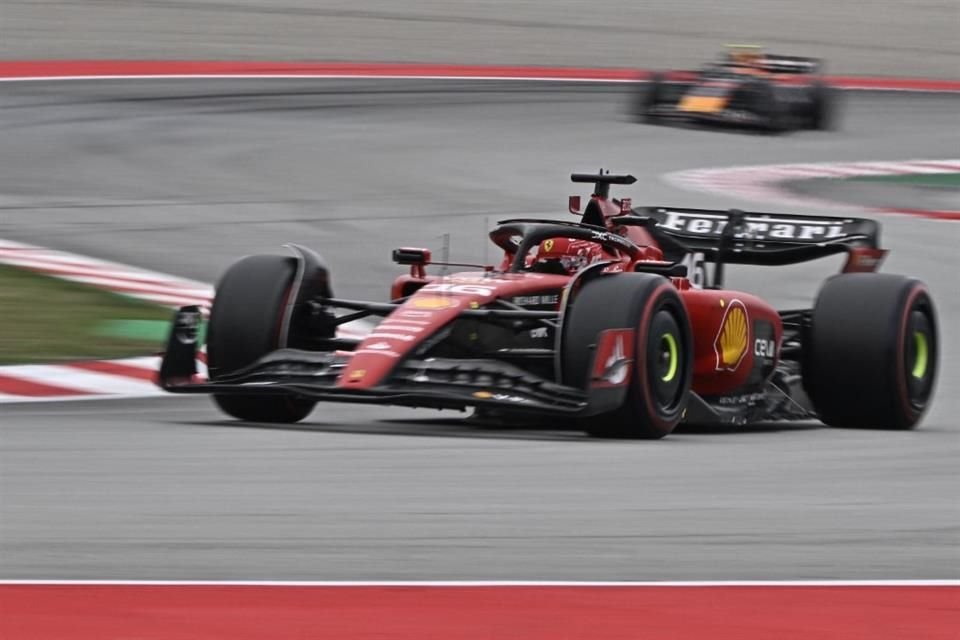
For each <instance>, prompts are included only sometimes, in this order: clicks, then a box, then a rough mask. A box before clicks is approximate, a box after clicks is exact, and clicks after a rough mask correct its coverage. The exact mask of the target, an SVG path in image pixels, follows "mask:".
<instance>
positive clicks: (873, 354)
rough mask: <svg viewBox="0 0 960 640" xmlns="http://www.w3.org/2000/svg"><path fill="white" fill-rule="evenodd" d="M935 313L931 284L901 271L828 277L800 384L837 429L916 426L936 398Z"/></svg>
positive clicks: (816, 308) (806, 347)
mask: <svg viewBox="0 0 960 640" xmlns="http://www.w3.org/2000/svg"><path fill="white" fill-rule="evenodd" d="M938 347H939V341H938V335H937V320H936V311H935V309H934V306H933V300H932V299H931V298H930V295H929V293H928V292H927V289H926V287H925V286H924V285H923V283H921V282H919V281H918V280H913V279H910V278H905V277H903V276H897V275H889V274H876V273H851V274H842V275H839V276H834V277H833V278H831V279H829V280H827V282H826V283H825V284H824V286H823V288H822V289H821V290H820V293H819V295H818V296H817V302H816V305H815V306H814V309H813V318H812V326H811V328H810V331H809V334H808V336H807V340H806V343H805V345H804V354H805V356H804V361H803V384H804V388H805V389H806V391H807V394H808V395H809V396H810V399H811V401H812V402H813V406H814V409H815V410H816V412H817V415H818V416H819V418H820V420H822V421H823V422H824V423H825V424H828V425H830V426H834V427H847V428H866V429H871V428H872V429H912V428H913V427H915V426H916V425H917V423H918V422H919V421H920V418H921V416H922V415H923V413H924V411H925V410H926V409H927V407H928V405H929V403H930V400H931V399H932V397H933V390H934V384H935V382H936V374H937V359H938Z"/></svg>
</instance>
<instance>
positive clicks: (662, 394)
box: [561, 273, 693, 439]
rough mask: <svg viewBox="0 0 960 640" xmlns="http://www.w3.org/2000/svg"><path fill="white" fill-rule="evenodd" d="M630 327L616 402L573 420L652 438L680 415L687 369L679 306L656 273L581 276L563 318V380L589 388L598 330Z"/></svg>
mask: <svg viewBox="0 0 960 640" xmlns="http://www.w3.org/2000/svg"><path fill="white" fill-rule="evenodd" d="M610 329H633V330H634V331H635V334H634V338H635V339H634V345H633V351H632V353H628V354H626V355H627V357H628V358H631V359H632V366H631V367H630V371H629V374H628V380H627V382H626V390H625V395H624V397H623V400H622V402H621V403H620V406H619V407H617V408H614V409H613V410H610V411H606V412H604V413H600V414H598V415H594V416H590V417H586V418H583V419H581V420H580V424H581V425H582V427H583V428H584V430H585V431H586V432H587V433H588V434H590V435H591V436H595V437H601V438H632V439H658V438H662V437H664V436H665V435H667V434H669V433H670V432H671V431H673V429H674V427H676V425H677V423H679V422H680V419H681V418H682V417H683V413H684V410H685V408H686V401H687V396H688V394H689V391H690V384H691V380H692V374H693V338H692V335H691V331H690V322H689V320H688V318H687V313H686V308H685V307H684V305H683V301H682V300H681V299H680V295H679V294H678V293H677V291H676V289H675V288H674V287H673V285H672V284H671V283H670V281H669V280H666V279H665V278H663V277H660V276H655V275H652V274H644V273H623V274H615V275H608V276H602V277H600V278H599V279H597V280H592V281H590V282H587V283H586V284H584V286H583V288H582V289H581V290H580V292H579V293H578V294H577V296H576V298H575V299H574V301H573V304H572V305H571V307H570V309H569V310H568V312H567V314H566V317H565V318H564V321H563V338H562V354H561V356H562V371H563V380H564V383H565V384H568V385H571V386H577V387H581V388H583V389H586V390H587V391H588V393H591V394H593V393H596V391H593V390H592V387H593V384H594V382H595V381H594V380H592V375H593V371H594V367H595V362H594V359H595V357H596V356H597V347H598V344H599V341H600V338H601V336H602V335H603V332H605V331H607V330H610Z"/></svg>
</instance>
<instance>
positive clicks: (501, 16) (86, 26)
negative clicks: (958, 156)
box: [0, 0, 960, 77]
mask: <svg viewBox="0 0 960 640" xmlns="http://www.w3.org/2000/svg"><path fill="white" fill-rule="evenodd" d="M958 28H960V3H957V2H956V1H955V0H903V1H899V2H898V1H893V0H727V1H723V2H716V1H714V0H652V1H643V2H639V1H637V2H631V1H628V0H609V1H604V2H600V1H595V0H475V1H473V2H459V1H455V0H404V1H396V0H364V1H362V2H357V1H354V0H320V1H315V0H221V1H217V0H209V1H208V0H114V1H110V0H75V1H69V0H59V1H58V0H5V1H4V2H3V4H2V6H0V59H4V58H6V59H18V58H21V59H37V58H73V59H77V58H81V59H82V58H137V59H156V58H180V59H217V60H219V59H263V60H271V59H275V60H369V61H383V62H386V61H411V62H450V63H483V64H535V65H565V66H577V65H583V66H612V67H633V66H640V67H646V68H650V67H669V68H677V67H686V66H689V65H698V64H700V63H701V62H703V61H704V60H706V59H708V58H711V57H712V56H714V55H715V53H716V51H717V48H718V46H720V45H721V44H723V43H725V42H755V43H757V44H763V45H766V46H768V47H770V48H771V49H776V50H780V51H783V52H785V53H790V52H794V53H797V54H799V55H803V54H805V53H809V54H810V55H817V56H819V57H822V58H824V59H826V60H827V61H828V64H829V67H828V69H829V70H830V72H831V73H839V74H871V75H897V74H900V75H925V76H932V77H956V76H957V75H958V73H960V72H958V70H960V39H958V38H957V31H958Z"/></svg>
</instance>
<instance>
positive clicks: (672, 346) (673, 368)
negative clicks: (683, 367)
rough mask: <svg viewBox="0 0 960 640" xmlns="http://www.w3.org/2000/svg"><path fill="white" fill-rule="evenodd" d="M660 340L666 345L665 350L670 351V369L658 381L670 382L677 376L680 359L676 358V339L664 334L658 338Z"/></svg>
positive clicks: (669, 334)
mask: <svg viewBox="0 0 960 640" xmlns="http://www.w3.org/2000/svg"><path fill="white" fill-rule="evenodd" d="M660 339H661V340H663V341H664V342H666V343H667V349H668V350H669V351H670V368H669V369H667V372H666V373H665V374H664V375H663V377H662V378H660V379H661V380H663V381H664V382H670V381H671V380H673V379H674V378H675V377H676V376H677V369H678V368H679V362H680V358H679V357H677V339H676V338H674V337H673V334H672V333H665V334H663V335H662V336H660Z"/></svg>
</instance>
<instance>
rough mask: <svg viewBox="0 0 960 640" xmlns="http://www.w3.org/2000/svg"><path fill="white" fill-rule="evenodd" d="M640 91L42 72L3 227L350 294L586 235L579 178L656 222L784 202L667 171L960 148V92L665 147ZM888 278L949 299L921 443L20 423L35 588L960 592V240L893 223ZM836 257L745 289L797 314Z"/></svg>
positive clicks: (161, 413) (160, 417) (12, 115)
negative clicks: (691, 189)
mask: <svg viewBox="0 0 960 640" xmlns="http://www.w3.org/2000/svg"><path fill="white" fill-rule="evenodd" d="M625 90H626V88H625V87H623V86H603V85H599V86H598V85H590V86H585V85H579V86H573V85H562V84H554V85H534V84H529V83H490V82H487V83H441V82H412V81H403V82H401V81H397V82H370V81H316V80H314V81H304V80H301V81H289V80H265V81H255V80H230V81H215V80H191V81H152V82H121V81H106V82H89V83H52V82H51V83H45V82H42V83H31V84H12V85H6V86H5V87H4V91H3V94H2V96H0V141H2V148H3V154H4V157H5V162H4V175H3V176H2V178H0V212H2V216H0V237H4V238H9V239H14V240H21V241H26V242H32V243H37V244H43V245H48V246H53V247H55V248H60V249H66V250H72V251H78V252H81V253H88V254H92V255H96V256H98V257H104V258H108V259H115V260H120V261H125V262H130V263H134V264H138V265H142V266H145V267H150V268H155V269H160V270H164V271H169V272H172V273H176V274H178V275H183V276H189V277H194V278H199V279H203V280H209V281H212V280H214V279H215V278H216V277H217V275H218V274H219V273H220V272H221V271H222V270H223V269H224V268H225V267H226V266H227V265H228V264H229V263H230V262H231V261H232V260H234V259H236V258H237V257H238V256H241V255H244V254H248V253H254V252H263V251H273V250H276V249H277V248H278V247H279V245H280V244H281V243H283V242H287V241H291V240H294V241H297V242H301V243H304V244H307V245H310V246H314V247H317V248H319V249H320V250H321V251H322V252H323V253H324V254H325V255H326V256H327V258H328V260H329V261H330V262H331V263H332V265H333V269H334V271H333V277H334V286H335V288H336V290H337V293H339V294H341V295H349V296H357V297H372V298H374V299H383V298H384V297H385V296H386V293H387V288H388V283H389V280H390V278H391V277H392V276H393V275H394V274H396V273H397V272H398V269H397V268H396V267H395V265H392V264H390V263H389V250H390V249H391V248H393V247H395V246H399V245H407V244H422V245H427V246H430V247H433V248H434V249H438V248H439V247H440V244H441V236H442V234H445V233H449V234H450V239H451V240H450V241H451V249H452V253H453V255H454V256H456V257H458V258H462V259H464V260H483V259H484V257H489V258H491V259H492V258H493V256H494V254H493V251H492V250H490V251H489V253H487V251H485V248H484V247H485V246H487V245H486V243H485V242H484V239H483V231H484V229H485V228H487V227H489V226H490V224H491V223H492V222H493V221H495V220H498V219H503V218H508V217H515V216H527V215H537V216H544V217H558V218H561V219H562V218H563V217H564V214H563V213H562V212H563V211H565V197H566V195H567V194H568V193H575V192H577V191H578V190H577V189H573V188H572V187H573V185H571V184H569V183H567V182H566V180H567V176H568V174H569V173H570V172H571V171H588V170H595V169H597V168H599V167H601V166H603V167H605V168H610V169H613V170H616V171H630V172H632V173H634V174H635V175H636V176H637V177H638V178H639V182H638V183H637V184H636V185H634V186H633V187H632V188H630V189H629V190H626V189H624V190H621V191H620V193H622V194H623V195H629V196H632V197H633V199H634V202H635V203H638V204H639V203H641V202H648V203H669V204H676V205H690V206H713V207H725V206H751V205H752V206H754V207H756V206H757V205H756V203H749V202H744V201H739V200H735V199H732V198H729V199H725V198H717V197H711V196H707V195H703V194H697V193H687V192H681V191H676V190H674V189H673V188H672V187H670V186H668V185H666V184H664V183H662V182H659V181H658V179H657V176H658V175H659V174H661V173H664V172H667V171H672V170H679V169H685V168H693V167H701V166H720V165H736V164H760V163H767V162H770V163H774V162H812V161H847V160H850V161H853V160H902V159H908V158H916V157H923V158H937V157H955V155H956V149H957V148H958V143H960V134H958V131H960V129H958V127H957V126H956V125H957V124H958V115H957V114H958V108H957V106H958V98H956V97H951V96H920V95H908V94H903V95H879V94H857V95H851V96H849V97H848V99H847V100H846V104H845V108H844V118H843V126H842V128H841V130H840V131H838V132H836V133H834V134H827V133H799V134H795V135H789V136H780V137H770V136H763V135H745V134H740V133H727V132H709V131H700V130H693V129H685V128H651V127H645V126H639V125H635V124H632V123H630V122H629V121H628V120H627V118H626V117H625V116H624V115H623V104H624V101H625V95H624V91H625ZM883 222H884V229H885V231H884V238H885V243H886V245H887V246H888V247H889V248H891V249H892V250H893V253H892V255H891V256H890V258H889V260H888V262H887V264H886V265H885V270H886V271H889V272H901V273H907V274H911V275H915V276H917V277H919V278H921V279H923V280H925V281H926V282H927V283H928V284H929V285H930V287H931V289H932V292H933V294H934V297H935V299H936V300H937V302H938V304H939V313H940V323H941V327H942V330H943V346H942V366H941V376H940V383H939V394H938V396H937V398H936V401H935V404H934V407H933V410H932V411H931V412H930V413H929V415H928V416H927V419H926V421H925V423H924V424H923V426H922V427H921V428H920V429H919V430H917V431H914V432H909V433H885V432H873V431H850V430H836V429H827V428H823V427H821V426H819V425H817V424H815V423H810V424H802V425H787V424H770V425H762V426H758V427H750V428H742V429H731V430H722V431H720V432H711V431H704V430H699V431H698V430H692V429H681V430H679V431H678V432H677V433H675V434H673V435H672V436H670V437H669V438H667V439H665V440H663V441H659V442H652V443H651V442H598V441H591V440H589V439H587V438H585V437H584V436H582V435H581V434H579V433H576V432H571V431H562V430H556V429H550V428H546V429H509V428H492V427H481V426H477V425H470V424H463V423H461V422H458V419H459V414H455V413H438V412H430V411H412V410H396V409H391V408H378V407H359V406H340V405H326V406H322V407H320V408H318V410H317V411H316V412H315V413H314V414H313V415H312V416H311V417H310V418H309V419H308V420H307V421H306V422H305V423H303V424H301V425H297V426H296V427H292V428H283V427H272V426H264V425H242V424H238V423H233V422H230V421H227V420H225V419H224V418H223V417H222V416H220V415H219V414H218V413H217V412H216V411H215V410H214V409H213V408H212V406H211V405H210V403H209V402H208V401H207V400H206V399H205V398H186V399H185V398H173V397H171V398H164V399H159V400H149V401H147V400H129V401H114V402H97V401H88V402H75V403H63V404H46V405H29V406H28V405H21V406H7V407H4V409H3V414H2V416H0V578H5V579H14V578H18V579H28V578H29V579H41V578H51V579H52V578H58V579H65V578H74V579H121V578H123V579H278V580H279V579H309V580H336V579H345V580H361V579H403V580H417V579H532V580H537V579H553V580H574V579H576V580H683V579H688V580H699V579H720V580H734V579H834V578H835V579H937V578H957V577H958V575H960V551H958V547H957V544H956V541H957V539H958V534H960V502H958V498H957V487H958V471H957V465H956V461H957V459H958V455H960V437H958V436H960V429H958V426H957V423H956V418H955V416H956V415H957V413H958V411H960V400H958V399H957V388H958V386H957V385H958V374H960V368H958V366H957V364H956V362H957V361H958V359H960V342H958V341H957V339H956V337H955V335H954V334H953V333H952V331H953V328H954V327H956V326H957V324H958V320H960V284H958V281H957V278H956V272H957V264H958V263H957V258H956V254H955V252H956V247H957V246H958V242H960V226H957V225H956V224H955V223H945V222H937V221H932V220H923V219H913V218H907V217H902V216H897V217H883ZM836 266H837V265H836V262H833V261H831V260H827V261H825V262H823V263H821V264H819V265H817V266H812V265H806V266H802V267H791V268H788V269H777V270H747V269H736V270H733V271H731V273H730V278H729V282H730V284H731V285H734V284H736V285H740V286H742V287H743V288H744V289H745V290H749V291H756V292H759V293H761V294H764V295H767V296H769V297H770V298H771V299H772V300H773V301H774V302H775V303H777V304H779V305H782V306H790V307H793V306H797V305H799V304H805V303H808V302H809V300H810V299H811V297H812V295H813V293H814V292H815V290H816V287H817V283H818V282H819V279H820V278H821V277H822V276H823V275H825V274H827V273H829V272H830V271H831V269H835V268H836Z"/></svg>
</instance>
